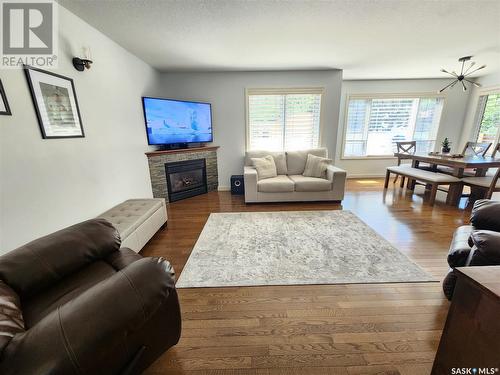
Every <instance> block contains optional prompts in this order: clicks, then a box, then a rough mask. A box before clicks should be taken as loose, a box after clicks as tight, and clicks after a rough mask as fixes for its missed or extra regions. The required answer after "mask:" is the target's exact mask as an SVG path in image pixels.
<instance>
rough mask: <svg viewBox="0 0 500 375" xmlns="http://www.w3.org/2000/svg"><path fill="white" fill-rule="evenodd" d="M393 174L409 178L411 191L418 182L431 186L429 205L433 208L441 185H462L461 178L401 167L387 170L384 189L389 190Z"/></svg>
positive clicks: (405, 166)
mask: <svg viewBox="0 0 500 375" xmlns="http://www.w3.org/2000/svg"><path fill="white" fill-rule="evenodd" d="M391 173H392V174H395V175H399V176H401V177H406V178H408V180H409V181H408V188H409V189H410V190H413V188H414V186H415V182H416V181H419V182H424V183H425V184H426V185H430V186H431V195H430V197H429V204H430V205H431V206H432V205H434V202H435V201H436V194H437V191H438V188H439V185H454V184H461V183H462V181H461V180H460V179H459V178H457V177H454V176H450V175H448V174H444V173H438V172H431V171H426V170H422V169H419V168H413V167H410V166H407V165H401V166H394V167H388V168H387V172H386V175H385V183H384V189H387V188H388V187H389V180H390V178H391ZM403 181H404V180H403Z"/></svg>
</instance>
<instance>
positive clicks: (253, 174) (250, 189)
mask: <svg viewBox="0 0 500 375" xmlns="http://www.w3.org/2000/svg"><path fill="white" fill-rule="evenodd" d="M243 177H244V185H245V202H255V201H256V200H257V181H258V177H257V170H256V169H255V168H252V167H249V166H245V167H244V170H243Z"/></svg>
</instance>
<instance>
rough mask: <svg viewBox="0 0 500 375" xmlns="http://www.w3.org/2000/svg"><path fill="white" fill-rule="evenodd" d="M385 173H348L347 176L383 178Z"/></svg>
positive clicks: (351, 177) (350, 177)
mask: <svg viewBox="0 0 500 375" xmlns="http://www.w3.org/2000/svg"><path fill="white" fill-rule="evenodd" d="M384 177H385V173H381V174H348V175H347V178H348V179H355V178H384Z"/></svg>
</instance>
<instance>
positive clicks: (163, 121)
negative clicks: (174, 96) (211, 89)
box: [143, 98, 212, 144]
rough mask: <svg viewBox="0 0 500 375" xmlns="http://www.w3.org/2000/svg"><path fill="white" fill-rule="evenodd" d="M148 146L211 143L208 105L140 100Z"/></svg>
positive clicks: (153, 99)
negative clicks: (142, 104)
mask: <svg viewBox="0 0 500 375" xmlns="http://www.w3.org/2000/svg"><path fill="white" fill-rule="evenodd" d="M143 100H144V116H145V118H146V128H147V132H148V140H149V144H171V143H190V142H211V141H212V116H211V108H210V104H209V103H197V102H183V101H177V100H169V99H155V98H143Z"/></svg>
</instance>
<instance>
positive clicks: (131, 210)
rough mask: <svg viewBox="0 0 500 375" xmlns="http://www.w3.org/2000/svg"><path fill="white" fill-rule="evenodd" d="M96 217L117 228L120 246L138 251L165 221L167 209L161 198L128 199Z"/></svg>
mask: <svg viewBox="0 0 500 375" xmlns="http://www.w3.org/2000/svg"><path fill="white" fill-rule="evenodd" d="M98 217H99V218H103V219H106V220H108V221H109V222H110V223H111V224H113V226H114V227H115V228H116V229H117V230H118V232H119V233H120V237H121V239H122V244H121V246H122V247H128V248H130V249H132V250H134V251H135V252H136V253H138V252H139V251H141V249H142V248H143V247H144V245H146V243H147V242H148V241H149V240H150V239H151V237H153V236H154V234H155V233H156V232H157V231H158V229H160V228H161V227H162V226H164V225H165V223H166V222H167V209H166V206H165V200H164V199H163V198H150V199H129V200H127V201H125V202H123V203H120V204H119V205H117V206H115V207H113V208H111V209H110V210H108V211H106V212H104V213H103V214H101V215H99V216H98Z"/></svg>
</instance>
